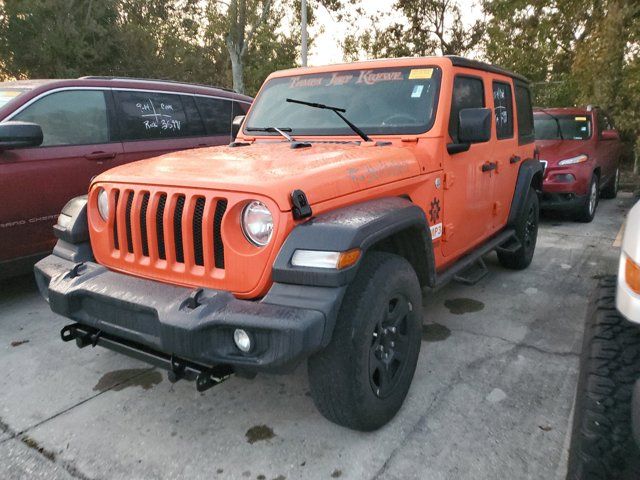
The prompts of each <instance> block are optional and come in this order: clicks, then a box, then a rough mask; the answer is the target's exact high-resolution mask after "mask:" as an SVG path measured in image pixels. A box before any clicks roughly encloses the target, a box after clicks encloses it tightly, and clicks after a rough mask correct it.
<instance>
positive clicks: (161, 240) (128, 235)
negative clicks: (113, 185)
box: [111, 189, 228, 269]
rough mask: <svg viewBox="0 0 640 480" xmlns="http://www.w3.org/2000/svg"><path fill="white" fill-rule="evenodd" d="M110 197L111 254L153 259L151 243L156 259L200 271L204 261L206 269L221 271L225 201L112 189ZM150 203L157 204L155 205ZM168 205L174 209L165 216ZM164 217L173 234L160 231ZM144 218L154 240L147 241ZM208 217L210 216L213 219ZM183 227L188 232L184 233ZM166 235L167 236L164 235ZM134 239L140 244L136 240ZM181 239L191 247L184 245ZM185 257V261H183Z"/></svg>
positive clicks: (222, 263)
mask: <svg viewBox="0 0 640 480" xmlns="http://www.w3.org/2000/svg"><path fill="white" fill-rule="evenodd" d="M113 195H114V199H115V208H114V211H113V212H112V216H113V217H114V218H113V228H112V230H111V234H112V235H113V241H114V246H115V250H120V249H122V250H124V251H125V252H128V253H130V254H135V257H136V258H140V257H147V258H148V257H155V253H156V252H154V251H152V250H153V249H154V248H155V247H154V246H153V244H154V243H155V242H154V241H153V240H154V239H155V240H156V241H157V250H158V251H157V258H158V259H160V260H167V256H170V257H171V258H172V259H173V260H174V261H175V262H176V263H181V264H185V263H188V264H189V265H196V266H199V267H204V266H205V259H211V262H212V263H213V265H209V267H215V268H218V269H224V266H225V258H224V244H223V240H222V232H221V230H222V221H223V217H224V215H225V212H226V210H227V206H228V201H227V200H226V199H224V198H216V197H205V196H202V195H187V194H181V193H177V194H168V193H165V192H157V193H154V192H150V191H144V190H142V191H136V190H131V189H126V190H118V189H114V192H113ZM152 199H154V200H157V204H156V202H155V201H152ZM123 202H124V204H123ZM170 205H173V206H174V208H172V209H171V211H169V212H167V209H168V208H170ZM121 209H122V210H124V212H123V213H124V215H122V217H119V216H118V211H120V212H121V214H122V210H121ZM150 210H151V211H150ZM165 213H167V215H168V217H171V222H173V223H172V226H173V228H172V229H169V230H173V231H172V232H165V230H164V227H165V222H164V215H165ZM147 214H149V216H150V217H151V222H155V229H156V233H155V238H150V235H153V234H152V233H151V231H152V230H153V223H150V224H147ZM185 215H186V217H185ZM208 215H212V216H213V218H210V217H209V216H208ZM123 217H124V218H123ZM183 223H184V224H185V225H184V226H185V227H186V228H187V230H188V231H185V230H184V228H183ZM212 223H213V225H212ZM211 227H213V231H212V232H211V235H208V233H209V232H208V231H207V230H205V229H207V228H211ZM118 231H120V232H121V233H124V235H123V238H121V239H119V238H118ZM167 233H168V234H169V236H167V235H166V234H167ZM137 235H139V237H138V236H137ZM138 238H140V241H138V240H137V239H138ZM185 238H187V239H188V241H189V242H193V243H189V244H185ZM191 239H192V240H191ZM192 247H193V254H192V255H191V252H192V251H191V248H192ZM172 249H173V250H172ZM185 249H186V251H185ZM187 253H188V257H189V258H186V257H187ZM129 261H130V260H129ZM207 261H208V260H207ZM160 268H164V267H160Z"/></svg>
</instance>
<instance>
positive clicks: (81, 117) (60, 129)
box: [12, 90, 110, 147]
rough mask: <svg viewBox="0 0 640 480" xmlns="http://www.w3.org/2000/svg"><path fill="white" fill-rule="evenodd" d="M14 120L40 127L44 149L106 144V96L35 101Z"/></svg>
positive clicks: (66, 95)
mask: <svg viewBox="0 0 640 480" xmlns="http://www.w3.org/2000/svg"><path fill="white" fill-rule="evenodd" d="M12 120H18V121H22V122H33V123H37V124H38V125H40V127H41V128H42V133H43V135H44V140H43V142H42V145H41V146H43V147H51V146H56V145H90V144H99V143H107V142H109V141H110V138H109V120H108V115H107V105H106V102H105V98H104V92H102V91H99V90H68V91H62V92H55V93H51V94H49V95H47V96H45V97H42V98H40V99H39V100H36V101H35V102H34V103H32V104H31V105H29V106H28V107H26V108H25V109H24V110H22V111H21V112H20V113H18V114H17V115H15V116H14V117H13V118H12Z"/></svg>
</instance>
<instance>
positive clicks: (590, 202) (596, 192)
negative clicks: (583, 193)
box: [576, 174, 600, 223]
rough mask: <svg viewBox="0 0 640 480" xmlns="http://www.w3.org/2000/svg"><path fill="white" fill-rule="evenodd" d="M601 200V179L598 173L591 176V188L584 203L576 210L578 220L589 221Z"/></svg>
mask: <svg viewBox="0 0 640 480" xmlns="http://www.w3.org/2000/svg"><path fill="white" fill-rule="evenodd" d="M599 202H600V180H599V179H598V176H597V175H595V174H594V175H593V176H592V177H591V182H590V183H589V190H588V193H587V198H586V199H585V202H584V204H583V205H582V206H581V207H580V208H579V209H578V211H577V212H576V220H578V221H579V222H583V223H589V222H591V221H592V220H593V217H595V215H596V209H597V208H598V203H599Z"/></svg>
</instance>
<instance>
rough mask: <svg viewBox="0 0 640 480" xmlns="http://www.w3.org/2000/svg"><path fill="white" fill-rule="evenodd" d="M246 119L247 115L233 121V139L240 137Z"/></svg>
mask: <svg viewBox="0 0 640 480" xmlns="http://www.w3.org/2000/svg"><path fill="white" fill-rule="evenodd" d="M245 117H246V115H238V116H237V117H236V118H234V119H233V122H231V137H232V138H233V139H234V140H235V138H236V137H237V136H238V133H240V128H241V127H242V122H244V118H245Z"/></svg>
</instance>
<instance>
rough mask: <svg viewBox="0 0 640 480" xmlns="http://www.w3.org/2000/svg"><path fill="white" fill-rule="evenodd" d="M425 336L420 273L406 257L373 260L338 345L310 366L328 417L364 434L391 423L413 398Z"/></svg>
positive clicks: (345, 308) (352, 296)
mask: <svg viewBox="0 0 640 480" xmlns="http://www.w3.org/2000/svg"><path fill="white" fill-rule="evenodd" d="M421 330H422V293H421V290H420V283H419V282H418V277H417V276H416V273H415V271H414V269H413V268H412V267H411V265H410V264H409V262H407V260H405V259H404V258H402V257H400V256H397V255H394V254H390V253H384V252H371V253H368V254H367V255H366V257H365V258H364V259H363V261H362V265H361V266H360V269H359V271H358V274H357V275H356V278H355V279H354V281H353V283H352V284H351V285H349V287H348V289H347V293H346V294H345V297H344V300H343V301H342V306H341V308H340V312H339V314H338V318H337V321H336V325H335V328H334V332H333V337H332V339H331V342H330V343H329V345H328V346H327V347H326V348H325V349H324V350H322V351H320V352H319V353H317V354H315V355H313V356H312V357H310V358H309V361H308V370H309V383H310V386H311V396H312V398H313V401H314V403H315V405H316V407H317V408H318V410H319V411H320V413H322V415H324V416H325V417H326V418H327V419H329V420H331V421H332V422H334V423H337V424H338V425H342V426H345V427H348V428H352V429H355V430H362V431H371V430H376V429H378V428H380V427H382V426H383V425H385V424H386V423H387V422H389V421H390V420H391V419H392V418H393V417H394V416H395V414H396V413H397V412H398V410H399V409H400V407H401V406H402V403H403V401H404V399H405V397H406V395H407V392H408V391H409V387H410V385H411V380H412V379H413V374H414V371H415V369H416V364H417V361H418V355H419V353H420V343H421Z"/></svg>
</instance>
